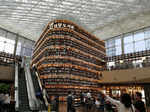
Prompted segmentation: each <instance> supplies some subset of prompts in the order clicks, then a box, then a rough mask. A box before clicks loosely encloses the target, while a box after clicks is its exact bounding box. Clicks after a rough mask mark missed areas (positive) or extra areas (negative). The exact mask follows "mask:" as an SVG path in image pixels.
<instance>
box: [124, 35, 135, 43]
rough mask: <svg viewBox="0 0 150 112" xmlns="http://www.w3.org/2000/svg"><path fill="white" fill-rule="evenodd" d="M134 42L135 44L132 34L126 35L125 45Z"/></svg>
mask: <svg viewBox="0 0 150 112" xmlns="http://www.w3.org/2000/svg"><path fill="white" fill-rule="evenodd" d="M132 42H133V35H132V34H128V35H125V37H124V44H126V43H132Z"/></svg>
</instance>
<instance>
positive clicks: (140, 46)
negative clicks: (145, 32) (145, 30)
mask: <svg viewBox="0 0 150 112" xmlns="http://www.w3.org/2000/svg"><path fill="white" fill-rule="evenodd" d="M143 50H145V41H144V40H143V41H138V42H136V43H135V52H137V51H143Z"/></svg>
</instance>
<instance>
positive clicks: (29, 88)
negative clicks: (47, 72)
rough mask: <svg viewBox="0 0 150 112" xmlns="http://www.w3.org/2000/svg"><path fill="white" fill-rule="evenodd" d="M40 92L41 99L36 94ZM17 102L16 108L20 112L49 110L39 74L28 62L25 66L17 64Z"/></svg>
mask: <svg viewBox="0 0 150 112" xmlns="http://www.w3.org/2000/svg"><path fill="white" fill-rule="evenodd" d="M38 92H41V97H40V99H39V98H38V97H37V95H36V94H37V93H38ZM15 102H16V103H15V109H16V111H19V112H31V111H44V110H47V106H48V102H47V99H46V97H44V94H43V92H42V86H41V82H40V79H39V77H38V74H37V72H35V70H34V69H33V70H31V69H30V67H29V64H27V63H25V64H24V68H21V66H20V64H18V63H16V64H15Z"/></svg>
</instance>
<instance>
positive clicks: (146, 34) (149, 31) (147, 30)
mask: <svg viewBox="0 0 150 112" xmlns="http://www.w3.org/2000/svg"><path fill="white" fill-rule="evenodd" d="M145 38H150V28H147V29H146V30H145Z"/></svg>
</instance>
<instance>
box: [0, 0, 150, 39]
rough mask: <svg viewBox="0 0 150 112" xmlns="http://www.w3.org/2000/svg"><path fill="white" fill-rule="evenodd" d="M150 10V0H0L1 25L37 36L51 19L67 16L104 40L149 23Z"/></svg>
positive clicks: (32, 36)
mask: <svg viewBox="0 0 150 112" xmlns="http://www.w3.org/2000/svg"><path fill="white" fill-rule="evenodd" d="M149 11H150V0H0V27H2V28H5V29H7V30H10V31H12V32H15V33H18V34H20V35H23V36H25V37H27V38H29V39H31V40H37V39H38V38H39V36H40V34H41V32H42V31H43V29H44V27H45V26H46V25H47V23H48V22H49V21H51V20H54V19H68V20H71V21H73V22H75V23H76V24H78V25H80V26H82V27H83V28H85V29H87V30H88V31H89V32H92V33H93V34H95V35H96V36H97V37H99V38H101V39H104V40H105V39H107V38H109V37H112V36H115V35H118V34H121V33H124V32H126V31H128V30H133V29H131V28H134V29H138V28H140V27H144V26H148V25H149V26H150V24H149V23H146V22H147V21H149V20H150V19H149V17H150V16H149ZM139 14H140V15H139ZM145 18H146V19H145ZM141 19H144V20H145V22H139V20H141ZM135 20H136V21H135ZM128 24H130V25H129V26H130V27H128ZM117 26H118V27H117Z"/></svg>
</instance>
